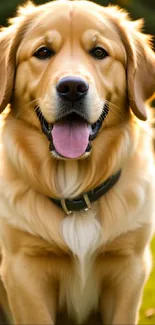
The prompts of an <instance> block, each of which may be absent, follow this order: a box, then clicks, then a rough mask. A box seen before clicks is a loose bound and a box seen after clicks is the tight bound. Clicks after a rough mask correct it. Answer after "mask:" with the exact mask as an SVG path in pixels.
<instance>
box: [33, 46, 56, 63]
mask: <svg viewBox="0 0 155 325" xmlns="http://www.w3.org/2000/svg"><path fill="white" fill-rule="evenodd" d="M54 54H55V53H54V52H53V51H52V50H50V49H49V48H48V47H46V46H42V47H40V48H39V49H38V50H37V51H36V52H35V53H34V56H35V57H36V58H38V59H40V60H45V59H47V58H50V57H51V56H53V55H54Z"/></svg>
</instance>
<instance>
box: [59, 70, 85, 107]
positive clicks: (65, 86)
mask: <svg viewBox="0 0 155 325" xmlns="http://www.w3.org/2000/svg"><path fill="white" fill-rule="evenodd" d="M56 88H57V92H58V94H59V96H60V97H62V98H63V99H66V100H68V101H70V102H75V101H77V100H79V99H81V98H82V97H84V96H85V95H86V94H87V92H88V89H89V84H88V83H87V82H86V81H85V80H83V79H82V78H79V77H72V76H68V77H64V78H62V79H60V80H59V82H58V84H57V86H56Z"/></svg>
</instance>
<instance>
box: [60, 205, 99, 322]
mask: <svg viewBox="0 0 155 325" xmlns="http://www.w3.org/2000/svg"><path fill="white" fill-rule="evenodd" d="M62 234H63V238H64V240H65V242H66V244H67V246H68V247H69V248H70V249H71V251H72V252H73V254H74V255H75V264H74V268H73V272H72V274H70V276H69V278H68V280H67V279H66V277H65V279H64V281H63V279H62V283H61V285H60V286H61V294H60V305H64V304H65V305H66V306H67V309H68V312H69V313H70V314H72V315H73V316H74V317H75V318H76V321H77V322H78V323H79V324H80V323H82V322H83V321H84V319H85V318H86V317H87V315H88V314H89V313H90V311H91V310H93V309H95V308H96V307H97V304H98V288H97V284H96V283H95V279H94V276H93V261H94V257H93V253H94V252H95V250H96V249H97V247H99V246H100V244H101V242H102V236H101V234H102V232H101V227H100V224H99V222H98V220H97V219H96V215H95V212H94V211H93V210H89V211H82V212H80V213H74V214H72V215H71V216H68V217H66V218H65V219H64V221H63V223H62ZM66 280H67V281H66Z"/></svg>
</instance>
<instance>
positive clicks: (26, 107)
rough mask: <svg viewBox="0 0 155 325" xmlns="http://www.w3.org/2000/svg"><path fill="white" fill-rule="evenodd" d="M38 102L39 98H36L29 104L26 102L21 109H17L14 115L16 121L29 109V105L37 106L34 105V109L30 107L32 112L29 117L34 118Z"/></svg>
mask: <svg viewBox="0 0 155 325" xmlns="http://www.w3.org/2000/svg"><path fill="white" fill-rule="evenodd" d="M38 100H40V97H38V98H36V99H33V100H31V101H30V102H28V103H27V104H26V105H24V106H23V107H21V108H20V109H19V111H18V112H17V114H16V118H17V119H18V118H20V116H21V115H22V114H23V113H24V112H25V111H26V110H27V109H29V108H30V107H31V105H32V104H35V103H36V104H37V106H36V105H35V108H34V107H32V110H31V116H30V117H32V118H33V117H34V115H35V114H36V113H35V112H36V109H37V107H38Z"/></svg>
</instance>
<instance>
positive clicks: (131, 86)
mask: <svg viewBox="0 0 155 325" xmlns="http://www.w3.org/2000/svg"><path fill="white" fill-rule="evenodd" d="M129 33H130V31H128V34H129ZM149 43H150V39H149V37H147V36H145V35H144V34H142V33H140V32H138V31H135V30H133V31H132V33H131V36H130V37H129V36H128V42H125V47H126V52H127V83H128V98H129V103H130V107H131V109H132V111H133V113H134V114H135V115H136V116H137V117H138V118H139V119H141V120H146V119H147V112H146V104H145V102H146V101H147V100H148V99H149V98H150V97H152V95H153V94H154V92H155V54H154V52H153V51H152V49H151V47H150V44H149Z"/></svg>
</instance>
